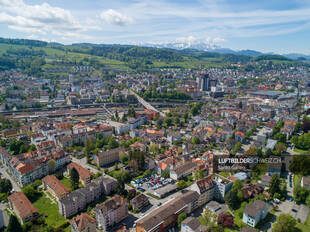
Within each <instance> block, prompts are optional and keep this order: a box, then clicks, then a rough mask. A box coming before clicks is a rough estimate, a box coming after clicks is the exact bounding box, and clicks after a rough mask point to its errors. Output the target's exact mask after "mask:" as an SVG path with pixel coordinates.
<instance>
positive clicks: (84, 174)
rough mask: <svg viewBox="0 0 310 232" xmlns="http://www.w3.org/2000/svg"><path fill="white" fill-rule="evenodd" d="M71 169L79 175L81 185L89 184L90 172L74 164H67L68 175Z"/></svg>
mask: <svg viewBox="0 0 310 232" xmlns="http://www.w3.org/2000/svg"><path fill="white" fill-rule="evenodd" d="M71 168H75V169H76V170H77V172H78V173H79V177H80V181H81V182H82V184H83V185H85V184H88V183H90V181H91V176H92V173H91V172H90V171H88V170H87V169H85V168H83V167H82V166H81V165H79V164H77V163H74V162H72V163H70V164H68V166H67V170H68V173H69V172H70V169H71Z"/></svg>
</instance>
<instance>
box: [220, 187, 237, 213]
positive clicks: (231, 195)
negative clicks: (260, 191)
mask: <svg viewBox="0 0 310 232" xmlns="http://www.w3.org/2000/svg"><path fill="white" fill-rule="evenodd" d="M224 198H225V202H226V204H228V206H229V207H230V208H232V209H233V210H235V209H238V208H239V205H240V201H239V198H238V191H237V190H235V189H231V190H230V191H229V192H228V193H227V194H226V195H225V197H224Z"/></svg>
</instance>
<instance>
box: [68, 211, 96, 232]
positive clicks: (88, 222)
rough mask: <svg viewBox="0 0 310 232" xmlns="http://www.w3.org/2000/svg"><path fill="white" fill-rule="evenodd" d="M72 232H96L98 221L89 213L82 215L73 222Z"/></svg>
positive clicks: (71, 222)
mask: <svg viewBox="0 0 310 232" xmlns="http://www.w3.org/2000/svg"><path fill="white" fill-rule="evenodd" d="M70 224H71V232H96V220H95V219H94V218H92V217H91V216H89V215H88V214H87V213H81V214H80V215H78V216H76V217H74V218H73V219H72V220H71V221H70Z"/></svg>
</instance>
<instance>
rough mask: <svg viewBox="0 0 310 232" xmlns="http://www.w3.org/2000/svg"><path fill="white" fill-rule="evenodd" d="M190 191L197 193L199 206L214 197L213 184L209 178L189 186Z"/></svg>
mask: <svg viewBox="0 0 310 232" xmlns="http://www.w3.org/2000/svg"><path fill="white" fill-rule="evenodd" d="M190 189H191V190H193V191H196V192H198V193H199V200H198V205H199V206H202V205H204V204H206V203H207V202H209V201H211V200H213V198H214V196H215V195H214V194H215V183H214V181H213V179H212V178H211V177H210V176H207V177H204V178H202V179H200V180H197V181H196V182H195V183H194V184H192V185H191V186H190Z"/></svg>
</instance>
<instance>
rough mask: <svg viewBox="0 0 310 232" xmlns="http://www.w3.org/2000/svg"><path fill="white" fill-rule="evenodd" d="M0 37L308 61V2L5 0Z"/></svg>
mask: <svg viewBox="0 0 310 232" xmlns="http://www.w3.org/2000/svg"><path fill="white" fill-rule="evenodd" d="M0 31H1V33H0V36H1V37H9V38H29V39H40V40H46V41H57V42H61V43H64V44H70V43H75V42H91V43H120V44H141V43H167V42H174V41H190V42H193V43H194V42H198V41H200V42H201V41H207V42H208V43H210V44H211V45H217V46H220V47H225V48H231V49H235V50H241V49H253V50H258V51H263V52H276V53H291V52H298V53H305V54H310V43H309V41H310V0H251V1H249V0H113V1H112V0H91V1H90V0H89V1H87V0H43V1H38V0H0Z"/></svg>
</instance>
